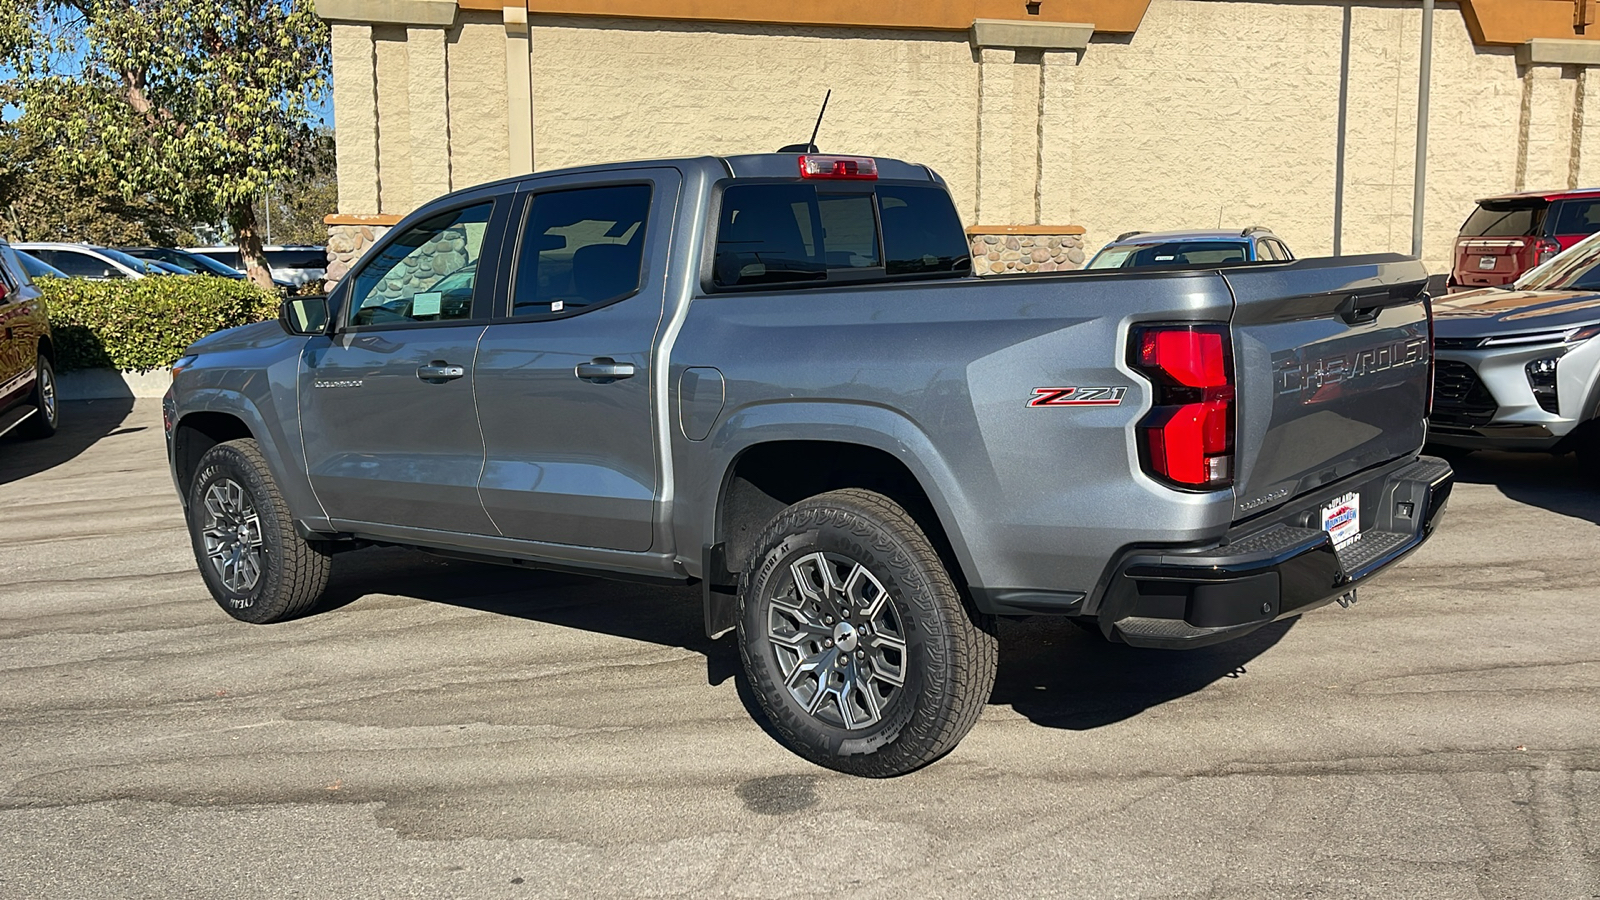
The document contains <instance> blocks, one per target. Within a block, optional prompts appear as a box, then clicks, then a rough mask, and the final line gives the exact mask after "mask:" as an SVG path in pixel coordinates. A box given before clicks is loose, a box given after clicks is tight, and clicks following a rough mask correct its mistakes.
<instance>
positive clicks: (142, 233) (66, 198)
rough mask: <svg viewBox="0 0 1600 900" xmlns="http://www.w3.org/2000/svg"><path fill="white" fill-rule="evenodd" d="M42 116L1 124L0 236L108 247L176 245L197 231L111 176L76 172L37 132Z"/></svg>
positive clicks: (33, 113) (189, 240)
mask: <svg viewBox="0 0 1600 900" xmlns="http://www.w3.org/2000/svg"><path fill="white" fill-rule="evenodd" d="M39 115H40V114H39V112H37V111H29V112H28V113H27V114H26V115H24V116H22V117H21V118H19V119H17V120H15V121H12V122H8V123H5V124H4V125H0V235H4V236H6V237H8V238H10V239H11V240H14V241H85V242H87V243H90V244H101V245H104V246H108V247H126V246H131V245H148V244H156V245H162V246H181V245H183V244H187V243H192V242H193V241H194V239H195V237H194V234H193V233H192V232H191V231H190V230H189V228H188V227H187V224H186V223H185V222H184V221H183V220H182V219H180V218H179V217H177V216H175V215H173V214H172V211H171V209H170V208H169V207H167V206H165V205H163V204H161V203H158V202H156V201H154V200H153V199H152V198H150V197H149V196H144V195H140V196H136V197H133V198H128V197H125V196H124V195H123V193H122V191H121V189H119V188H118V186H117V181H116V179H115V178H114V177H112V176H111V174H110V173H109V172H105V171H100V172H94V173H90V174H88V175H86V174H85V173H84V172H83V171H81V170H76V169H75V168H74V167H73V166H72V165H71V164H70V163H69V161H68V160H67V159H66V157H65V156H64V154H62V153H61V152H60V151H59V149H58V148H57V147H56V146H55V144H54V143H53V142H51V141H49V140H47V139H46V138H45V137H44V136H43V135H42V134H41V129H40V126H39V122H38V117H39Z"/></svg>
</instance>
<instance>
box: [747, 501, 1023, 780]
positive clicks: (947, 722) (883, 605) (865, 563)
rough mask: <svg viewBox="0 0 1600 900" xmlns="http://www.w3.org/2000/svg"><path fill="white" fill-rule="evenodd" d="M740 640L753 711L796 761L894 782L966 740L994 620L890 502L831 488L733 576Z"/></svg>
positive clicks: (982, 695) (784, 522)
mask: <svg viewBox="0 0 1600 900" xmlns="http://www.w3.org/2000/svg"><path fill="white" fill-rule="evenodd" d="M739 598H740V599H739V604H740V609H739V623H738V638H739V651H740V656H741V658H742V659H743V662H744V668H745V672H746V674H747V675H748V676H749V678H750V683H751V685H752V687H753V688H754V691H755V694H756V696H757V698H758V699H759V701H760V704H761V707H762V710H763V711H764V712H765V713H766V715H767V718H768V719H769V720H770V721H771V723H772V725H773V727H774V729H775V730H776V731H777V732H778V734H779V735H780V737H781V738H782V739H783V741H784V743H785V744H786V745H787V746H788V747H789V748H790V749H791V750H793V751H794V752H796V753H798V754H799V755H800V756H802V757H805V758H806V759H808V760H810V761H812V762H814V763H817V764H818V765H822V766H826V767H828V768H830V769H837V770H839V771H841V772H848V773H850V774H854V775H865V776H869V777H888V776H894V775H902V774H905V773H907V772H910V771H913V770H915V769H918V768H921V767H922V766H925V765H927V764H928V763H931V762H933V761H934V760H936V759H938V758H939V757H941V756H943V755H944V754H946V753H948V752H949V751H950V750H951V749H952V748H954V747H955V745H956V744H957V742H959V741H960V740H961V738H962V737H964V736H965V735H966V733H967V732H968V731H970V730H971V729H972V726H973V725H974V724H975V723H976V722H977V720H978V715H979V713H981V712H982V711H983V706H984V703H985V702H986V701H987V700H988V698H989V692H990V690H991V689H992V688H993V687H994V679H995V670H996V666H997V660H998V650H997V646H996V641H995V627H994V622H993V620H992V619H990V618H989V617H985V616H982V615H980V614H978V613H977V612H976V611H974V610H973V609H971V607H970V606H968V605H967V604H966V603H965V602H963V600H962V597H961V595H960V593H959V592H958V591H957V590H956V587H955V585H954V583H953V582H952V581H951V579H950V576H949V574H948V573H947V572H946V571H945V568H944V565H943V564H942V563H941V562H940V559H939V555H938V553H936V552H935V551H934V549H933V546H932V544H930V543H929V541H928V538H927V536H926V535H924V534H923V532H922V530H921V529H920V528H918V527H917V524H916V522H915V521H914V520H912V518H911V517H910V516H909V515H907V514H906V512H905V510H904V509H902V508H901V507H900V506H898V505H896V504H895V503H893V502H892V501H890V500H889V499H888V498H886V497H884V496H882V495H880V494H875V493H872V492H869V491H863V490H843V491H834V492H832V493H827V494H822V495H820V496H817V497H813V498H811V499H809V500H805V501H802V502H800V503H797V504H795V505H794V506H791V507H789V508H788V509H786V510H784V511H783V512H782V513H780V514H779V515H778V516H777V517H776V518H775V519H773V521H772V522H771V523H770V524H769V525H768V526H767V528H766V530H765V531H764V532H763V533H762V535H761V537H760V538H759V539H758V542H757V546H756V550H755V552H753V553H752V554H751V556H750V559H749V561H748V562H747V563H746V565H745V569H744V573H743V575H742V577H741V579H740V592H739Z"/></svg>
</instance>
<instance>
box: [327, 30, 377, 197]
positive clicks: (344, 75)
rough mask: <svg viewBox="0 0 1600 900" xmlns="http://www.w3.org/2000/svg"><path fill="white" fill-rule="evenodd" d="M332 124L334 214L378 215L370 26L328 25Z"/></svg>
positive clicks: (373, 56) (374, 61)
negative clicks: (336, 188) (336, 193)
mask: <svg viewBox="0 0 1600 900" xmlns="http://www.w3.org/2000/svg"><path fill="white" fill-rule="evenodd" d="M331 31H332V41H331V50H332V54H331V55H332V65H333V122H334V129H335V131H336V133H337V134H338V135H339V139H338V141H337V142H336V144H335V160H336V162H337V165H338V170H339V210H340V211H341V212H346V213H357V214H371V213H376V212H377V211H378V77H377V57H376V53H375V50H374V46H373V41H372V26H370V25H351V24H345V23H342V22H335V23H333V26H332V29H331Z"/></svg>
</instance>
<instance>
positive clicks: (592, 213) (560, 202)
mask: <svg viewBox="0 0 1600 900" xmlns="http://www.w3.org/2000/svg"><path fill="white" fill-rule="evenodd" d="M649 216H650V186H649V185H647V184H624V185H617V186H615V187H599V188H580V189H577V190H571V191H555V192H552V193H548V194H537V195H535V196H534V198H533V200H532V202H531V203H530V204H529V209H528V219H527V224H526V225H524V226H523V229H522V246H521V247H520V249H518V251H517V271H516V286H515V288H514V289H513V291H512V295H511V314H512V315H513V316H559V315H569V314H571V313H574V312H582V311H584V310H587V309H594V308H596V307H599V306H604V305H606V304H608V303H614V302H616V301H618V300H621V299H623V298H625V297H629V296H632V295H633V293H634V292H635V291H637V290H638V289H639V281H640V275H641V273H642V271H643V262H644V227H645V221H646V219H648V218H649Z"/></svg>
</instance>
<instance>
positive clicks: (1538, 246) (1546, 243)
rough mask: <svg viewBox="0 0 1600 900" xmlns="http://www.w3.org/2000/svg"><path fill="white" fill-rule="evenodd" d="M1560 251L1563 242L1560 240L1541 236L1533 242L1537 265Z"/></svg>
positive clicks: (1534, 258) (1534, 257) (1534, 259)
mask: <svg viewBox="0 0 1600 900" xmlns="http://www.w3.org/2000/svg"><path fill="white" fill-rule="evenodd" d="M1560 252H1561V243H1560V242H1559V241H1553V240H1551V239H1549V238H1540V239H1538V240H1537V241H1534V242H1533V261H1534V263H1535V264H1536V265H1537V264H1538V263H1542V262H1546V261H1548V260H1550V259H1551V258H1552V257H1554V256H1555V255H1556V254H1557V253H1560Z"/></svg>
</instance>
